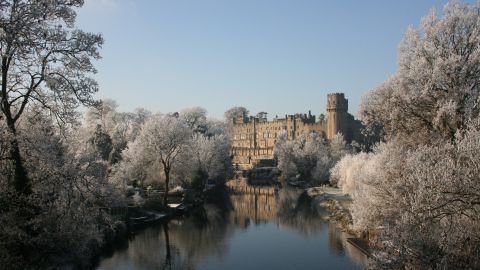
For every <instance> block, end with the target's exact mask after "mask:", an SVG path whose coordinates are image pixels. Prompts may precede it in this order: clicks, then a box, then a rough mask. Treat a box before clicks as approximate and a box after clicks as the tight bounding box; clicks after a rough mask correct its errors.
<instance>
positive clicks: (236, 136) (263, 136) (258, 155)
mask: <svg viewBox="0 0 480 270" xmlns="http://www.w3.org/2000/svg"><path fill="white" fill-rule="evenodd" d="M360 127H361V123H360V122H359V121H358V120H355V119H354V117H353V116H352V115H351V114H349V113H348V100H347V99H345V95H344V94H343V93H331V94H328V98H327V115H326V119H319V120H318V121H317V120H316V117H315V116H314V115H312V114H311V112H310V111H309V112H308V114H295V115H285V118H279V117H275V118H274V119H273V120H272V121H267V119H266V118H263V117H262V118H261V117H253V116H250V117H247V116H246V115H244V116H243V117H239V118H236V119H233V132H232V150H231V151H232V156H233V164H234V165H235V166H236V167H238V168H241V169H249V168H253V167H255V166H269V165H274V162H273V153H274V148H275V143H276V141H277V136H278V134H279V132H281V131H282V130H285V131H286V132H287V136H288V138H289V139H295V138H296V137H298V136H301V135H302V134H310V133H312V132H315V133H317V134H321V135H322V136H323V137H324V138H325V139H327V140H331V139H332V138H334V137H335V135H336V134H337V133H339V132H340V133H342V134H343V135H344V137H345V139H346V140H347V141H352V140H353V139H354V138H355V137H356V134H357V133H358V131H359V129H360Z"/></svg>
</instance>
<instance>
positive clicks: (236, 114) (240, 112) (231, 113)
mask: <svg viewBox="0 0 480 270" xmlns="http://www.w3.org/2000/svg"><path fill="white" fill-rule="evenodd" d="M248 113H249V112H248V110H247V109H246V108H245V107H233V108H230V109H228V110H227V111H226V112H225V113H224V117H225V120H226V121H227V123H230V122H232V119H236V118H241V117H248Z"/></svg>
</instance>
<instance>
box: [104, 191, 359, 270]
mask: <svg viewBox="0 0 480 270" xmlns="http://www.w3.org/2000/svg"><path fill="white" fill-rule="evenodd" d="M346 237H347V235H345V234H344V233H342V232H341V231H339V230H338V229H336V227H335V226H334V225H333V224H329V223H328V222H324V221H322V219H321V217H320V215H319V214H318V211H317V209H315V208H314V207H312V206H311V204H310V202H309V201H308V200H304V199H303V198H299V194H298V192H297V191H292V190H280V191H273V189H268V188H263V189H258V190H256V191H255V192H252V193H250V194H241V195H239V194H237V195H227V194H225V193H222V194H220V195H218V196H216V197H215V201H210V202H209V203H207V204H205V206H204V207H202V208H199V209H198V210H197V211H195V212H194V213H192V214H191V215H189V216H188V217H185V218H182V219H178V220H172V221H170V222H169V223H168V224H158V225H154V226H152V227H149V228H147V229H144V230H142V231H140V232H138V234H136V235H135V236H134V237H133V238H132V239H130V240H129V242H128V246H126V247H124V248H122V249H121V250H117V251H116V252H115V253H114V254H113V255H112V256H111V257H109V258H104V259H102V260H101V262H100V265H99V266H98V268H97V269H102V270H106V269H119V270H127V269H209V270H210V269H222V270H223V269H242V270H244V269H362V268H363V265H364V263H365V261H366V258H365V256H364V255H363V254H362V253H360V252H359V251H358V250H356V249H355V248H354V247H353V246H351V245H350V244H348V243H347V242H346Z"/></svg>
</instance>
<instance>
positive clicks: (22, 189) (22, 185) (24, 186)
mask: <svg viewBox="0 0 480 270" xmlns="http://www.w3.org/2000/svg"><path fill="white" fill-rule="evenodd" d="M10 147H11V149H10V156H11V158H12V160H13V164H14V165H13V166H14V170H15V173H14V175H13V185H14V187H15V190H16V191H17V193H20V194H23V195H28V194H31V193H32V189H31V186H30V181H29V179H28V177H27V171H26V170H25V167H24V166H23V162H22V157H21V155H20V148H19V147H18V140H17V138H13V139H12V141H11V142H10Z"/></svg>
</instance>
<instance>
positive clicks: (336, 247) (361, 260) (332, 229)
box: [328, 223, 368, 266]
mask: <svg viewBox="0 0 480 270" xmlns="http://www.w3.org/2000/svg"><path fill="white" fill-rule="evenodd" d="M349 237H353V236H352V235H350V234H348V233H346V232H342V231H341V230H340V229H339V228H338V227H337V226H336V225H335V223H329V224H328V240H329V241H328V243H329V247H330V252H331V253H333V254H334V255H344V254H346V255H347V256H348V257H350V258H351V259H352V261H354V262H355V263H356V264H358V265H363V266H365V265H368V258H367V256H366V255H365V254H364V253H363V252H361V251H360V250H358V249H357V248H356V247H354V246H353V245H351V244H350V243H348V242H347V238H349Z"/></svg>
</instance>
